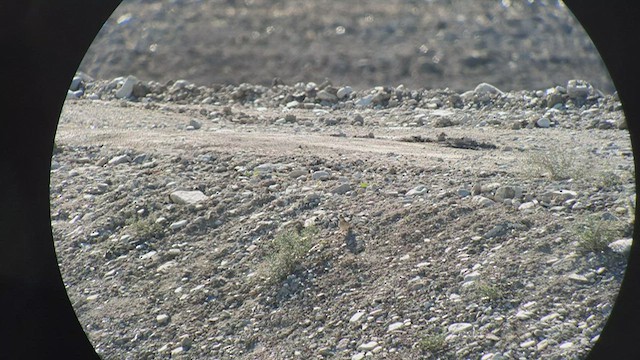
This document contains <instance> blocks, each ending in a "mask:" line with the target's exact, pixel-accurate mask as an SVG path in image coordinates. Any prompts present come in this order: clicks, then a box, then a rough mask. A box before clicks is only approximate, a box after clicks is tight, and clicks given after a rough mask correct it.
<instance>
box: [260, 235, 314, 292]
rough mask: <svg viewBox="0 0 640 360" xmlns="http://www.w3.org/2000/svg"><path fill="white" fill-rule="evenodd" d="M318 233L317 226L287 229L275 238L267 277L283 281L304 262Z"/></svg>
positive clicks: (268, 261) (267, 268)
mask: <svg viewBox="0 0 640 360" xmlns="http://www.w3.org/2000/svg"><path fill="white" fill-rule="evenodd" d="M316 233H317V229H316V227H315V226H309V227H306V228H302V229H295V228H292V229H287V230H285V231H284V232H283V233H281V234H279V235H277V236H276V237H275V239H273V245H272V246H273V253H271V254H270V255H269V256H268V258H267V266H266V271H267V274H266V275H267V278H268V279H269V280H270V281H274V282H275V281H281V280H284V279H286V278H287V276H289V275H290V274H292V273H293V272H294V271H295V270H296V268H297V267H298V266H299V265H300V264H301V263H302V261H303V260H304V257H305V256H306V254H307V252H308V251H309V249H311V246H312V245H313V240H314V237H315V235H316Z"/></svg>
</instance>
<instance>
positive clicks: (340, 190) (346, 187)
mask: <svg viewBox="0 0 640 360" xmlns="http://www.w3.org/2000/svg"><path fill="white" fill-rule="evenodd" d="M349 191H351V185H350V184H347V183H344V184H340V185H338V186H336V187H335V188H333V189H332V190H331V192H332V193H334V194H338V195H344V194H346V193H347V192H349Z"/></svg>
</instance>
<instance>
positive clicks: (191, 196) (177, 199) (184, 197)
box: [169, 190, 208, 205]
mask: <svg viewBox="0 0 640 360" xmlns="http://www.w3.org/2000/svg"><path fill="white" fill-rule="evenodd" d="M169 198H170V199H171V201H173V202H174V203H176V204H181V205H183V204H188V205H193V204H197V203H199V202H201V201H204V200H207V199H208V197H207V196H206V195H205V194H204V193H203V192H202V191H199V190H195V191H182V190H179V191H174V192H172V193H171V194H170V195H169Z"/></svg>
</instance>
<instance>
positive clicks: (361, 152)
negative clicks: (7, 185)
mask: <svg viewBox="0 0 640 360" xmlns="http://www.w3.org/2000/svg"><path fill="white" fill-rule="evenodd" d="M354 88H355V86H354ZM625 127H626V124H625V122H624V115H623V113H622V110H621V105H620V102H619V100H618V99H617V97H616V95H615V94H613V95H605V94H603V93H602V92H600V91H599V90H597V89H596V88H595V87H593V86H591V84H589V83H587V82H583V81H569V82H567V83H564V84H562V86H551V87H548V88H542V89H541V90H527V91H509V92H507V91H501V90H500V89H498V88H496V87H494V86H492V85H489V84H480V85H478V86H477V87H472V88H471V90H469V91H460V92H456V91H453V90H449V89H440V90H438V89H430V90H427V89H424V88H408V87H407V88H405V87H404V86H398V87H376V88H370V89H360V90H358V89H356V90H354V89H351V88H350V87H348V86H343V85H333V84H331V83H330V82H325V83H322V84H314V83H309V82H305V83H298V84H294V85H281V84H274V85H273V86H262V85H250V84H241V85H237V86H233V85H225V86H222V85H219V86H212V87H203V86H198V85H195V84H192V83H190V82H189V81H186V80H177V81H169V82H168V83H164V84H160V83H157V82H153V81H139V80H137V79H135V78H133V77H124V78H117V79H112V80H99V81H98V80H92V79H90V78H88V77H86V76H85V77H84V78H83V77H82V76H78V77H77V78H76V79H75V80H74V83H73V84H72V88H71V90H70V93H69V99H68V100H67V102H66V104H65V107H64V109H63V113H62V116H61V118H60V123H59V128H58V133H57V138H56V144H57V146H56V150H55V153H54V157H53V160H52V171H51V214H52V215H51V216H52V228H53V232H54V239H55V244H56V251H57V254H58V257H59V262H60V266H61V271H62V274H63V277H64V280H65V284H66V286H67V290H68V293H69V297H70V299H71V301H72V303H73V305H74V308H75V309H76V312H77V314H78V317H79V319H80V321H81V323H82V324H83V326H84V329H85V331H86V332H87V334H88V336H89V338H90V339H91V341H92V343H93V344H94V346H95V348H96V349H97V351H98V352H99V353H100V354H101V356H102V357H103V358H104V359H163V358H185V359H205V358H206V359H299V358H338V359H362V358H366V357H372V358H384V359H420V358H434V359H437V358H439V359H483V360H486V359H576V358H581V357H583V356H584V355H585V354H586V353H587V351H588V350H589V349H590V347H591V346H592V345H593V343H594V342H595V341H596V340H597V338H598V334H599V333H600V331H601V329H602V326H603V325H604V322H605V321H606V319H607V316H608V314H609V312H610V309H611V306H612V303H613V301H614V299H615V296H616V293H617V290H618V289H619V286H620V282H621V278H622V274H623V272H624V269H625V264H626V256H625V251H628V246H629V244H630V237H631V231H632V225H631V224H632V223H633V211H632V209H633V208H634V207H635V203H634V199H635V187H634V173H633V156H632V151H631V144H630V142H629V137H628V133H627V132H626V131H625V130H624V129H625Z"/></svg>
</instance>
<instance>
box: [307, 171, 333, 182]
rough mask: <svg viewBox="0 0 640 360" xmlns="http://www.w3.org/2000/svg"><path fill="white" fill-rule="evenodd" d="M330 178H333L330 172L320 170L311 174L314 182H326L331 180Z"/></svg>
mask: <svg viewBox="0 0 640 360" xmlns="http://www.w3.org/2000/svg"><path fill="white" fill-rule="evenodd" d="M330 177H331V174H330V173H329V172H328V171H324V170H318V171H315V172H313V173H312V174H311V178H312V179H313V180H320V181H325V180H329V178H330Z"/></svg>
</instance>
